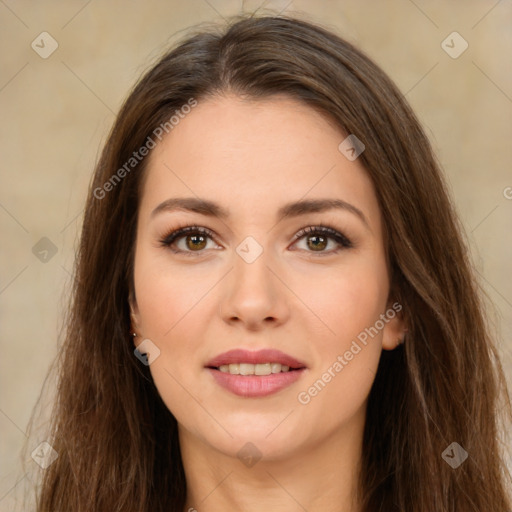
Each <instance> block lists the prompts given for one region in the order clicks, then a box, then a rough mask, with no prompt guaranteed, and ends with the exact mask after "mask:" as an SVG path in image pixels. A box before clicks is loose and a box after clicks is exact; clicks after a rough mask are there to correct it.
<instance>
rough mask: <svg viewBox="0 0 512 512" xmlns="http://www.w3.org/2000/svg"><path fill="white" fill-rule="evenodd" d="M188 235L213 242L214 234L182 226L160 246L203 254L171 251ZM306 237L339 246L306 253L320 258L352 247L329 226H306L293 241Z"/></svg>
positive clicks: (185, 253)
mask: <svg viewBox="0 0 512 512" xmlns="http://www.w3.org/2000/svg"><path fill="white" fill-rule="evenodd" d="M190 234H193V235H195V234H201V235H204V236H207V237H209V238H211V239H213V240H214V241H215V236H214V233H213V232H212V231H210V230H209V229H207V228H203V227H201V226H184V227H180V228H177V229H175V230H173V231H171V232H170V233H168V234H167V235H165V236H164V237H163V238H162V239H161V240H160V244H161V245H162V246H163V247H167V248H168V249H170V250H171V251H172V252H174V253H176V254H184V255H186V256H191V257H193V256H195V255H196V254H194V253H197V254H198V255H199V254H200V253H202V252H204V250H199V251H182V250H181V249H173V248H172V247H171V245H172V244H173V243H174V242H175V241H176V240H179V239H180V238H182V237H183V236H185V235H190ZM306 235H323V236H326V237H327V238H330V239H331V240H334V241H335V242H337V243H338V244H339V246H340V247H338V248H337V249H334V250H331V251H318V252H317V251H307V252H310V253H312V254H315V253H316V254H318V255H319V256H320V257H322V256H325V255H330V254H336V253H338V252H339V251H340V250H343V249H350V248H352V247H353V244H352V242H351V241H350V240H349V239H348V238H347V237H346V236H345V235H344V234H343V233H340V232H339V231H337V230H336V229H334V228H332V227H330V226H326V225H323V224H319V225H316V226H308V227H306V228H303V229H301V230H300V231H299V232H298V233H297V234H295V235H294V239H295V241H297V240H300V239H301V238H303V237H304V236H306Z"/></svg>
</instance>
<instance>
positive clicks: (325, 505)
mask: <svg viewBox="0 0 512 512" xmlns="http://www.w3.org/2000/svg"><path fill="white" fill-rule="evenodd" d="M345 136H346V135H344V134H343V133H342V132H341V131H340V130H339V129H338V128H337V127H336V126H335V125H334V124H332V123H331V122H329V120H327V119H326V118H325V117H324V116H323V115H321V114H320V113H318V112H316V111H315V110H313V109H312V108H311V107H309V106H307V105H304V104H302V103H300V102H298V101H297V100H295V99H292V98H288V97H286V96H274V97H272V98H271V99H264V100H261V99H260V100H257V101H254V100H252V101H249V100H247V99H243V98H241V97H238V96H234V95H232V94H228V95H225V96H221V97H215V98H213V99H212V98H210V99H208V100H204V101H200V102H199V104H198V105H197V106H196V107H195V108H194V109H193V110H192V111H191V112H190V113H189V114H188V115H187V116H186V117H185V118H184V119H183V120H181V121H180V123H179V124H178V125H177V126H175V128H174V129H173V130H172V131H171V132H170V133H169V134H168V135H167V136H166V137H165V138H164V139H163V140H162V142H161V143H160V144H159V145H157V147H156V148H155V149H154V150H153V151H152V152H151V154H150V155H149V159H150V160H149V162H148V168H147V175H146V180H145V183H144V187H143V190H142V197H141V203H140V209H139V213H138V228H137V239H136V252H135V266H134V283H135V290H134V291H135V293H134V297H133V298H132V299H131V301H130V304H131V308H132V328H133V330H134V331H135V332H137V334H138V336H137V337H136V338H135V346H138V345H139V344H140V342H141V341H142V340H143V339H145V338H148V339H150V340H151V341H152V343H154V344H155V345H156V346H157V347H158V348H159V350H160V355H159V356H158V357H157V358H156V359H155V360H154V361H153V362H152V363H151V364H150V371H151V374H152V376H153V379H154V382H155V385H156V387H157V389H158V392H159V393H160V395H161V397H162V399H163V401H164V402H165V404H166V405H167V407H168V408H169V410H170V411H171V412H172V413H173V415H174V416H175V417H176V419H177V421H178V424H179V439H180V445H181V450H182V459H183V464H184V468H185V472H186V477H187V488H188V495H187V507H186V508H185V510H186V511H189V510H190V511H191V512H192V510H197V511H199V512H209V511H214V510H226V511H231V510H233V511H235V510H237V511H238V510H244V511H248V512H252V511H261V510H262V509H264V508H265V509H268V510H272V511H277V512H279V511H287V512H290V511H299V510H300V511H302V510H304V509H306V510H308V511H309V512H314V511H320V510H322V511H323V512H325V511H344V512H347V511H352V512H355V511H357V510H359V509H358V507H357V504H356V503H354V502H353V496H354V491H355V477H356V474H357V469H358V467H359V461H360V456H361V449H362V433H363V427H364V422H365V405H366V402H367V397H368V394H369V392H370V388H371V385H372V383H373V380H374V377H375V372H376V369H377V365H378V361H379V357H380V354H381V351H382V350H383V349H385V350H392V349H394V348H395V347H396V346H397V342H398V340H400V339H401V338H403V336H404V330H405V327H404V325H403V321H402V319H401V318H400V315H396V316H395V317H394V318H393V319H392V320H389V321H388V322H387V323H385V326H384V328H383V329H381V330H380V331H379V333H378V335H376V336H374V337H373V338H370V339H369V342H368V344H367V345H366V346H364V345H362V344H360V345H361V347H362V350H361V351H360V352H359V353H357V355H355V356H354V357H353V359H352V360H351V361H349V362H348V364H347V365H346V366H344V367H343V369H342V371H340V372H338V373H336V372H335V375H336V376H335V377H333V378H332V379H331V380H330V382H329V383H327V384H326V386H325V387H324V388H323V389H322V390H321V392H319V393H317V395H316V396H314V397H312V398H311V400H310V401H309V403H307V404H302V403H300V402H299V401H298V394H299V393H300V392H303V391H307V390H308V388H309V387H310V386H311V385H312V384H313V383H314V382H315V381H316V380H317V379H319V378H321V377H322V374H324V373H325V372H326V371H327V369H328V368H329V367H332V366H333V363H334V362H335V361H336V360H337V357H338V356H339V355H343V354H344V353H345V352H346V351H347V350H348V349H349V348H350V346H351V344H352V342H353V341H354V340H356V337H357V336H358V334H360V333H361V332H362V331H364V329H365V328H367V327H369V326H373V325H374V324H375V322H376V321H377V320H378V319H379V316H380V315H381V314H384V313H385V312H386V310H388V309H389V308H390V305H391V304H393V302H394V300H393V298H392V297H388V294H389V289H390V282H389V269H388V265H387V260H386V254H385V250H384V240H383V226H382V218H381V212H380V209H379V205H378V202H377V198H376V194H375V190H374V187H373V184H372V182H371V179H370V178H369V176H368V174H367V172H366V171H365V169H364V168H363V166H362V165H361V163H360V161H359V159H356V160H355V161H349V160H348V159H347V158H346V157H345V156H344V155H343V154H342V153H341V152H340V151H339V150H338V145H339V144H340V142H341V141H342V140H343V139H344V138H345ZM173 197H200V198H205V199H209V200H212V201H215V202H217V203H219V204H220V205H222V206H223V207H224V208H227V209H228V210H229V211H230V213H231V215H230V217H229V218H228V219H225V220H221V219H218V218H214V217H208V216H205V215H202V214H200V213H195V212H188V211H166V212H162V213H159V214H157V215H156V216H154V217H153V218H152V217H151V212H152V211H153V210H154V209H155V208H156V206H158V205H159V204H160V203H161V202H163V201H165V200H167V199H169V198H173ZM319 198H335V199H343V200H344V201H346V202H348V203H350V204H351V205H353V206H355V207H357V208H358V209H359V210H361V211H362V212H363V214H364V216H365V217H366V219H367V223H368V224H367V225H366V224H365V223H364V222H363V221H362V220H361V219H360V218H359V217H358V216H357V215H355V214H353V213H351V212H350V211H348V210H328V211H324V212H316V213H307V214H304V215H301V216H298V217H293V218H292V217H290V218H287V219H284V220H281V221H280V222H276V220H275V216H276V212H277V210H278V209H279V208H280V207H281V206H282V205H283V204H285V203H288V202H291V201H296V200H299V199H319ZM319 224H324V225H328V226H331V227H332V228H334V229H336V230H337V231H339V232H341V233H343V234H344V235H345V236H346V237H348V238H349V239H350V240H351V241H352V242H353V247H352V248H343V247H341V248H340V246H339V245H338V244H337V242H336V241H334V240H332V239H330V238H327V239H323V240H322V241H323V242H324V245H322V246H321V247H320V248H317V249H315V245H314V244H312V243H311V242H312V241H313V242H314V235H308V234H306V235H305V236H304V237H303V238H301V239H299V240H296V239H294V237H293V236H294V235H295V234H296V233H298V232H299V231H300V230H301V229H302V228H304V227H308V226H318V225H319ZM183 225H198V226H202V227H206V228H209V229H210V230H211V231H213V233H215V239H212V238H206V245H205V244H204V243H203V244H202V245H201V244H200V245H201V248H199V249H197V248H195V246H194V243H193V242H190V234H189V236H188V243H187V235H185V236H184V237H182V238H181V239H179V240H177V241H176V242H175V243H174V247H175V248H180V249H182V250H184V251H189V253H193V254H192V256H190V257H187V256H186V255H181V254H176V253H173V252H172V251H171V249H170V248H169V247H165V246H162V244H161V240H162V239H163V238H164V237H165V236H166V235H167V234H168V233H169V232H170V231H171V230H174V229H177V228H179V227H182V226H183ZM247 236H252V237H253V238H254V239H255V240H256V241H257V242H258V244H259V245H260V246H261V248H262V249H263V252H262V254H261V255H260V256H259V257H258V258H257V259H256V260H255V261H254V262H252V263H250V264H249V263H247V262H246V261H245V260H244V259H243V258H242V257H240V256H239V254H238V253H237V252H236V248H237V246H238V245H239V244H240V243H241V242H242V241H243V240H244V239H245V238H246V237H247ZM312 236H313V240H312ZM320 236H324V235H320ZM308 241H309V244H308ZM325 243H327V244H328V245H325ZM336 249H339V250H338V252H334V251H335V250H336ZM233 348H245V349H248V350H258V349H261V348H276V349H279V350H281V351H283V352H285V353H288V354H290V355H292V356H293V357H295V358H297V359H299V360H300V361H302V362H304V363H305V364H306V365H307V370H306V371H305V372H304V374H303V375H302V377H301V378H300V379H299V380H298V381H296V382H295V383H293V384H292V385H291V386H289V387H287V388H285V389H283V390H281V391H279V392H277V393H275V394H273V395H270V396H267V397H263V398H244V397H239V396H236V395H234V394H231V393H230V392H229V391H227V390H224V389H223V388H221V387H219V385H218V384H217V383H216V382H215V380H214V379H213V378H212V376H211V374H210V373H209V371H208V370H206V369H205V368H204V366H205V364H206V363H207V362H208V361H209V360H210V359H212V358H213V357H214V356H216V355H218V354H220V353H222V352H225V351H227V350H230V349H233ZM247 442H250V443H252V445H254V446H255V447H256V448H257V450H258V453H259V454H261V459H260V460H259V461H258V462H257V463H256V464H255V465H253V466H252V467H247V466H246V465H245V464H243V463H242V461H241V460H240V458H239V457H238V456H237V452H238V451H239V450H240V449H241V448H242V447H243V446H244V445H245V444H246V443H247ZM251 449H252V450H255V449H254V448H251Z"/></svg>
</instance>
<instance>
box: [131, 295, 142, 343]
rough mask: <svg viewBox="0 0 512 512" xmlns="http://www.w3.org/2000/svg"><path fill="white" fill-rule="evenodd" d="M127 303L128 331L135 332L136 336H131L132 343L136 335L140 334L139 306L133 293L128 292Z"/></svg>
mask: <svg viewBox="0 0 512 512" xmlns="http://www.w3.org/2000/svg"><path fill="white" fill-rule="evenodd" d="M128 304H129V306H130V333H135V334H136V335H137V336H133V341H134V345H135V346H136V344H135V340H136V339H137V337H139V336H140V316H139V307H138V305H137V300H136V299H135V295H134V294H133V293H132V292H130V294H129V297H128Z"/></svg>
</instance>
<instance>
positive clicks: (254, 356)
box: [205, 349, 306, 370]
mask: <svg viewBox="0 0 512 512" xmlns="http://www.w3.org/2000/svg"><path fill="white" fill-rule="evenodd" d="M243 363H248V364H254V365H256V364H265V363H278V364H280V365H281V366H288V367H289V368H290V370H298V369H301V368H306V365H305V364H304V363H302V362H301V361H299V360H297V359H295V358H294V357H292V356H290V355H288V354H285V353H284V352H281V351H280V350H274V349H263V350H257V351H250V350H243V349H235V350H229V351H228V352H224V353H222V354H219V355H218V356H216V357H214V358H213V359H212V360H210V361H208V363H207V364H206V365H205V367H206V368H213V369H218V368H219V367H220V366H223V365H229V364H243Z"/></svg>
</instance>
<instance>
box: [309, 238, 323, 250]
mask: <svg viewBox="0 0 512 512" xmlns="http://www.w3.org/2000/svg"><path fill="white" fill-rule="evenodd" d="M313 239H314V240H317V241H318V240H319V239H320V240H322V241H321V242H320V244H318V243H316V242H313V245H311V244H310V241H311V240H313ZM326 245H327V243H326V238H325V237H324V236H318V235H311V236H309V237H308V246H309V247H310V248H313V249H318V248H320V249H325V247H326Z"/></svg>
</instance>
